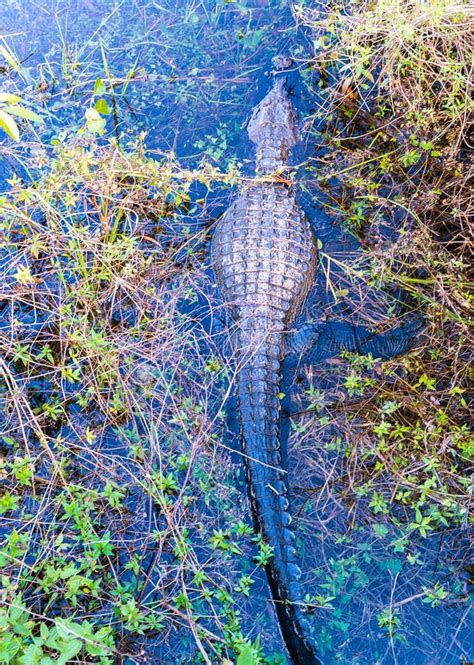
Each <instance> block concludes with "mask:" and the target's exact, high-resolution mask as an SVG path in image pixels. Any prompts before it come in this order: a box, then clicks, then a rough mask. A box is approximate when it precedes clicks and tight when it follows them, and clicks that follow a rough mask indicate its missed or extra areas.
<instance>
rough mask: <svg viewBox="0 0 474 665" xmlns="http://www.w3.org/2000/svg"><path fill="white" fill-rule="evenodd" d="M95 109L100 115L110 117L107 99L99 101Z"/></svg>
mask: <svg viewBox="0 0 474 665" xmlns="http://www.w3.org/2000/svg"><path fill="white" fill-rule="evenodd" d="M94 108H95V110H96V111H98V112H99V113H102V115H109V113H110V106H109V105H108V104H107V102H106V101H105V99H98V100H97V101H96V103H95V105H94Z"/></svg>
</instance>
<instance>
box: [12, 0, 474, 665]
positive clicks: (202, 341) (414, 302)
mask: <svg viewBox="0 0 474 665" xmlns="http://www.w3.org/2000/svg"><path fill="white" fill-rule="evenodd" d="M39 4H42V7H43V8H44V6H45V5H47V4H48V3H39ZM76 4H77V7H80V8H81V11H76ZM301 4H302V6H294V7H293V8H292V11H293V14H294V16H295V18H296V20H297V22H298V23H299V24H300V26H301V25H304V26H305V28H306V29H307V30H308V31H309V32H307V33H306V35H307V34H310V35H311V40H309V41H308V40H307V39H306V37H303V38H302V37H301V35H302V33H299V32H298V31H296V30H295V26H294V24H293V23H292V22H291V20H290V17H289V9H288V3H287V2H286V1H284V0H281V1H280V0H275V1H273V0H272V2H271V3H263V2H260V1H256V2H253V0H241V1H240V2H225V1H224V0H222V1H221V0H218V1H217V2H214V0H212V1H209V2H207V1H206V0H199V1H198V2H193V1H191V0H190V1H189V2H188V1H187V0H186V1H185V2H182V3H181V2H179V3H176V2H167V1H166V0H164V1H163V2H160V3H156V2H143V3H142V2H140V3H138V2H137V3H115V2H114V1H113V0H97V1H96V0H93V1H92V2H90V1H89V0H80V1H79V2H77V3H69V2H66V1H65V0H59V1H58V2H57V3H55V7H56V8H57V11H56V12H55V13H51V12H49V11H41V12H38V14H37V15H35V17H34V25H32V20H31V3H30V2H26V1H23V0H14V1H10V2H7V3H4V5H3V6H2V9H1V10H0V13H2V19H5V17H6V19H7V20H6V21H5V22H4V23H5V25H8V24H9V20H10V25H11V30H10V28H9V29H8V32H11V36H7V37H5V39H3V38H2V39H1V43H0V77H1V84H2V93H7V94H8V95H13V96H14V97H15V101H13V99H14V97H8V98H6V97H4V98H3V100H2V99H1V98H0V107H1V110H2V111H3V112H5V113H9V109H10V111H11V107H12V106H13V107H14V108H15V107H18V106H19V107H21V108H22V109H24V110H25V111H27V112H31V113H35V114H37V115H38V116H40V114H41V117H42V118H44V120H45V123H44V124H40V123H39V122H35V121H36V120H37V118H36V117H33V116H32V115H30V117H27V116H25V115H23V116H21V115H18V114H17V115H15V114H14V113H10V115H9V121H10V122H11V121H12V120H13V121H14V122H15V123H16V125H17V127H18V129H19V138H20V141H19V142H16V141H14V139H15V138H16V130H15V129H13V130H12V129H11V128H12V127H13V125H11V124H10V129H11V131H12V132H13V134H14V136H11V135H10V136H8V135H7V134H6V133H5V132H4V131H3V130H0V156H1V158H2V172H1V176H2V190H3V191H2V193H1V196H0V208H1V209H0V281H1V284H2V286H1V294H0V452H1V455H2V457H1V462H0V476H1V478H2V484H3V485H4V490H2V493H1V495H0V518H1V522H0V575H1V578H0V581H1V584H0V587H1V591H0V605H1V609H0V662H11V663H27V662H28V663H29V662H33V663H34V662H41V663H49V662H59V663H61V662H71V661H74V662H98V663H108V662H143V661H144V660H145V659H146V658H148V660H150V659H151V660H156V661H160V660H162V661H163V662H176V658H180V659H181V662H190V663H191V662H208V663H214V662H222V663H225V664H226V665H227V664H230V663H237V664H238V665H249V664H254V665H255V664H256V663H267V664H271V663H273V664H276V663H279V664H283V663H285V662H286V657H285V656H284V655H283V648H282V644H281V641H280V637H279V635H277V634H276V633H277V631H276V630H275V625H276V618H275V615H274V613H273V609H272V608H271V607H270V606H269V603H266V600H267V599H268V589H267V587H266V585H265V577H264V574H263V567H264V566H265V564H266V563H267V562H268V561H269V559H270V558H271V556H272V548H271V546H270V545H269V544H268V543H265V542H263V541H262V540H261V539H260V538H258V537H256V536H255V534H254V533H253V529H252V528H251V526H250V523H249V519H248V504H247V502H246V498H245V491H244V487H243V478H242V473H241V468H240V465H239V464H238V463H235V460H233V459H232V455H234V456H235V457H236V456H237V455H236V453H232V451H231V445H230V444H229V441H228V440H227V439H226V438H225V436H224V432H225V430H226V427H225V421H224V411H223V406H224V403H225V400H226V399H227V397H228V395H229V390H230V388H229V386H230V385H231V384H232V382H233V375H232V370H231V369H230V367H231V364H232V358H230V357H229V356H228V354H227V349H225V351H223V347H222V345H221V343H220V341H221V340H220V333H219V332H216V329H217V330H219V328H218V327H216V329H214V327H213V320H214V317H216V315H219V314H220V313H221V310H220V309H218V310H217V311H216V309H215V305H216V304H217V303H216V302H214V301H213V294H214V293H215V285H214V282H213V279H212V277H211V275H210V273H209V271H208V267H209V263H208V249H207V239H208V231H209V227H210V225H211V224H212V222H213V220H214V219H215V217H216V215H218V214H219V213H220V211H222V209H224V208H225V207H227V205H228V203H229V200H230V196H231V194H230V192H229V189H230V187H232V186H233V185H235V184H236V183H239V182H242V181H241V178H242V177H243V176H242V175H241V173H245V172H246V168H247V162H246V156H247V155H246V154H245V150H244V151H243V152H242V151H240V152H239V160H240V161H237V153H238V150H237V146H238V141H239V136H240V135H241V127H242V122H243V121H244V119H245V116H246V114H247V113H248V111H249V109H250V108H251V107H252V105H253V103H254V92H255V85H256V81H257V79H261V78H264V77H263V76H262V70H264V69H265V67H266V66H267V61H268V56H270V55H274V51H275V49H276V48H278V46H277V43H278V44H283V45H284V47H285V49H286V48H287V47H289V48H290V50H291V51H292V53H293V55H294V56H295V57H296V58H297V59H301V61H302V62H303V64H304V65H305V66H304V67H302V75H303V76H305V77H306V79H307V82H308V86H309V85H310V84H311V76H310V71H309V70H308V69H307V68H306V65H307V62H308V60H309V61H310V64H311V68H312V70H313V72H314V73H316V74H317V75H318V76H319V82H318V86H317V88H316V90H314V91H313V92H314V93H315V94H316V97H317V103H316V104H315V107H317V108H318V109H319V113H316V115H315V117H314V121H315V122H314V130H313V132H312V133H310V135H309V138H308V145H314V144H316V148H317V150H316V154H315V156H314V159H311V160H310V162H309V163H306V164H305V165H304V166H303V167H302V168H301V169H300V172H299V174H298V178H299V181H300V182H301V184H302V186H303V188H304V189H305V190H308V191H310V192H320V191H321V190H323V192H324V196H325V199H324V201H325V203H326V205H325V209H326V210H327V212H328V214H330V215H332V217H333V218H334V220H335V222H336V223H337V224H342V225H344V226H345V227H346V228H347V229H349V230H350V232H351V233H353V234H356V235H357V236H358V237H359V238H360V240H361V243H362V245H363V246H364V247H365V250H366V251H365V252H364V253H363V255H362V256H361V257H359V259H357V260H356V259H354V261H352V262H349V261H347V260H346V259H345V258H344V257H343V258H341V255H339V254H336V255H334V254H331V252H330V251H329V250H327V249H326V247H325V246H323V244H322V243H321V242H320V243H319V249H320V258H321V268H322V274H323V276H324V278H325V279H326V284H325V288H326V290H327V291H328V292H330V293H331V294H332V296H333V297H334V303H335V307H334V309H335V311H336V310H337V306H338V305H339V304H344V303H345V302H347V301H348V300H349V299H350V298H351V294H352V292H351V291H350V286H351V284H352V282H354V283H355V282H357V284H359V283H360V282H362V281H363V282H366V283H369V284H370V285H371V286H372V288H373V290H374V291H375V292H377V293H380V294H381V298H382V294H388V295H387V297H386V298H385V295H384V298H385V300H384V303H385V302H388V303H390V305H389V307H391V309H390V308H389V316H393V318H396V316H397V311H398V310H397V302H398V300H404V301H408V303H409V305H410V307H411V308H412V309H413V308H415V309H419V310H420V311H422V312H423V313H424V315H425V317H426V319H427V334H426V337H425V338H424V339H423V340H422V342H420V346H419V348H417V349H416V350H414V351H413V352H412V353H411V354H409V355H408V356H407V357H405V358H401V359H396V360H392V361H390V362H386V363H381V362H380V361H377V359H374V358H370V357H359V356H351V355H348V356H346V357H344V358H339V359H337V360H334V361H332V362H331V363H328V364H327V365H325V366H321V367H320V368H318V369H317V371H315V370H312V371H308V370H306V371H302V372H301V376H298V377H297V382H296V383H295V384H294V385H293V386H292V388H291V393H292V397H293V399H294V401H295V402H296V403H299V404H300V406H301V408H300V412H299V414H297V415H294V416H293V417H292V419H291V427H292V436H291V442H290V446H291V450H290V456H291V467H290V473H289V482H290V489H291V493H292V497H295V505H296V510H295V511H294V512H295V517H296V519H295V531H296V534H297V545H298V550H299V552H300V553H301V559H302V562H303V568H304V570H303V579H302V585H303V586H304V588H305V591H307V594H306V596H305V598H304V602H305V603H307V604H308V606H309V607H310V608H311V612H312V615H313V616H312V617H311V619H312V621H313V622H314V626H315V627H316V628H317V630H318V642H319V645H320V648H321V652H322V654H323V659H324V661H325V662H326V661H327V662H351V663H367V662H372V661H373V662H375V661H376V660H377V659H378V662H384V660H385V659H386V660H387V662H391V661H392V660H396V659H397V657H399V658H400V661H403V660H406V661H407V662H415V660H416V659H417V658H418V659H419V660H421V661H423V662H424V660H428V659H429V657H431V656H435V655H436V657H439V658H443V657H444V655H446V659H447V660H448V659H449V657H450V656H451V655H452V654H454V655H453V658H455V659H457V657H458V656H459V658H464V659H465V660H469V658H470V656H469V654H468V653H467V650H468V648H469V641H468V639H467V640H466V634H467V620H468V619H467V617H468V611H469V600H468V593H469V588H468V579H469V577H468V576H469V570H470V569H469V562H468V560H467V552H468V548H467V543H466V536H467V528H466V526H467V525H468V523H469V519H470V516H469V508H470V504H469V491H470V482H471V480H470V477H469V471H470V467H469V464H471V460H472V453H473V445H472V437H471V435H470V433H469V431H468V428H467V424H466V423H467V422H468V416H469V408H470V404H469V401H468V400H469V393H468V390H467V387H468V380H469V378H470V376H469V367H468V360H469V351H470V348H471V344H472V342H471V339H470V328H469V326H468V324H469V315H470V312H469V308H470V304H471V302H472V296H471V292H470V291H469V277H468V267H467V265H466V264H467V262H468V259H467V257H468V251H469V249H470V243H472V239H471V236H470V234H471V233H472V231H471V229H472V226H471V225H470V214H471V211H472V194H471V193H470V191H469V188H468V176H469V171H468V162H467V159H466V156H467V153H468V149H469V140H470V138H469V135H468V129H469V128H468V120H469V114H470V113H472V100H471V99H470V98H469V83H468V81H469V78H470V77H472V64H471V62H470V60H469V54H470V53H471V52H472V28H471V27H470V19H469V14H468V7H467V5H466V4H464V3H451V2H447V1H444V0H436V2H430V3H417V2H395V1H392V0H377V1H376V2H370V3H366V2H354V3H349V4H347V3H342V2H333V3H330V4H329V3H325V6H326V9H327V11H325V12H324V13H322V12H321V11H319V9H321V7H322V5H321V4H318V5H316V3H313V9H310V8H308V7H311V3H305V2H303V3H301ZM69 5H74V8H73V20H71V13H69V9H70V7H69ZM305 5H308V7H305ZM349 10H350V11H349ZM12 17H13V18H14V21H13V22H12V20H11V19H12ZM18 25H19V26H21V30H18V29H17V26H18ZM25 26H28V30H26V29H24V27H25ZM313 41H314V45H315V50H314V53H308V48H309V47H310V46H311V44H312V43H313ZM308 94H309V95H312V93H311V91H310V90H309V88H308ZM16 98H18V99H16ZM20 113H21V112H20ZM30 121H31V122H30ZM310 121H311V118H310V119H309V121H308V123H307V124H308V126H309V125H310V124H311V123H310ZM112 137H113V138H112ZM137 137H138V138H137ZM158 146H159V147H160V150H156V148H157V147H158ZM175 155H178V157H179V161H178V159H177V158H176V156H175ZM183 165H185V166H183ZM7 180H8V181H7ZM335 268H337V269H340V270H341V271H342V270H344V271H345V273H344V274H345V277H344V279H345V280H346V281H345V282H344V281H343V283H342V284H341V283H336V280H335V281H334V283H333V282H332V279H333V274H334V272H335ZM346 286H347V287H348V288H346ZM370 305H371V303H370V302H369V303H368V307H367V308H364V311H363V313H362V314H363V316H364V317H366V319H367V320H368V323H369V324H370V325H373V326H374V327H382V326H381V324H380V320H381V317H380V316H379V312H374V311H371V308H370ZM220 306H221V303H219V307H220ZM385 318H386V317H385ZM280 397H281V398H282V399H283V398H284V395H283V393H282V394H281V395H280ZM471 572H472V569H471ZM177 654H178V655H177ZM471 660H472V655H471ZM178 662H180V661H178Z"/></svg>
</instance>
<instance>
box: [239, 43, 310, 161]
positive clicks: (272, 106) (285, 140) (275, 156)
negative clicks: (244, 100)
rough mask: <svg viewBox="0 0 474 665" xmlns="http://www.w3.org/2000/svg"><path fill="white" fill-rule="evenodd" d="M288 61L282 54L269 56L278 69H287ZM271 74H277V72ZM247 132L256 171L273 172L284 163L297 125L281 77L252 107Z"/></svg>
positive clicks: (289, 64)
mask: <svg viewBox="0 0 474 665" xmlns="http://www.w3.org/2000/svg"><path fill="white" fill-rule="evenodd" d="M291 63H292V60H291V59H290V58H286V57H284V56H277V58H274V59H273V65H274V66H275V68H276V70H280V71H281V70H283V69H287V68H288V67H289V66H291ZM274 73H276V74H277V75H278V71H276V72H274ZM247 132H248V135H249V137H250V140H251V141H252V143H254V144H255V146H256V165H257V172H258V173H260V174H270V173H274V172H275V171H276V170H277V169H278V168H280V167H282V166H283V165H284V164H285V163H286V159H287V157H288V154H289V152H290V150H291V148H292V147H293V146H294V145H295V143H296V142H297V140H298V125H297V118H296V112H295V109H294V106H293V104H292V103H291V102H290V100H289V99H288V91H287V89H286V85H285V80H284V77H282V76H278V77H277V78H276V80H275V83H274V84H273V87H272V89H271V90H270V92H269V93H268V94H267V95H266V96H265V97H264V98H263V99H262V101H261V102H260V104H258V105H257V106H256V107H255V109H254V110H253V112H252V115H251V117H250V120H249V122H248V125H247Z"/></svg>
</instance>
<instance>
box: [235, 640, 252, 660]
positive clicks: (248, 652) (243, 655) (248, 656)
mask: <svg viewBox="0 0 474 665" xmlns="http://www.w3.org/2000/svg"><path fill="white" fill-rule="evenodd" d="M255 662H256V661H255V658H254V657H253V651H252V645H251V644H247V646H246V647H245V649H244V650H243V651H241V652H240V654H239V657H238V658H237V664H236V665H255Z"/></svg>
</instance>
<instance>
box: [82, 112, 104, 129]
mask: <svg viewBox="0 0 474 665" xmlns="http://www.w3.org/2000/svg"><path fill="white" fill-rule="evenodd" d="M86 120H87V129H88V130H89V131H91V132H93V133H94V134H100V133H101V132H102V131H103V129H104V127H105V120H104V119H103V118H102V117H101V115H100V114H99V113H98V111H96V110H95V109H93V108H88V109H87V111H86Z"/></svg>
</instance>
